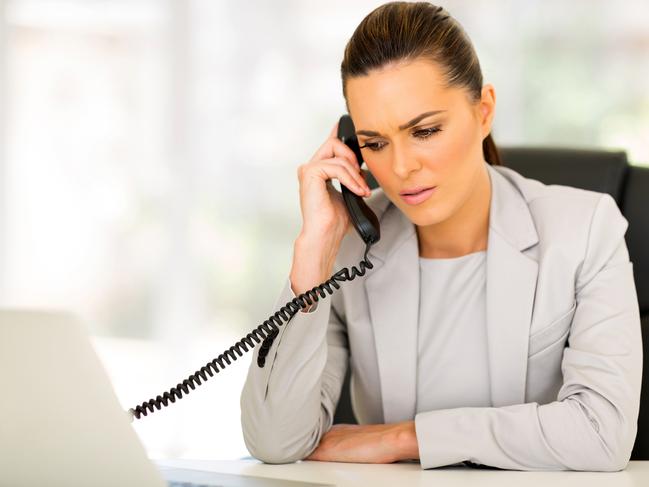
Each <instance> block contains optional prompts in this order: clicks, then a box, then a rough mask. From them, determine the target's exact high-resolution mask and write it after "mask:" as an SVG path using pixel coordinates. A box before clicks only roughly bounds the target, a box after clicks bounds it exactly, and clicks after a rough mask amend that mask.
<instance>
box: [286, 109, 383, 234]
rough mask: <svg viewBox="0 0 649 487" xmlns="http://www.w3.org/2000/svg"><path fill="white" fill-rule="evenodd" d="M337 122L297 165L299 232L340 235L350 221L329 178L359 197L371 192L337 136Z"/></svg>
mask: <svg viewBox="0 0 649 487" xmlns="http://www.w3.org/2000/svg"><path fill="white" fill-rule="evenodd" d="M338 123H339V122H336V124H335V125H334V127H333V129H332V130H331V132H330V134H329V137H328V138H327V140H325V142H324V144H322V146H320V148H319V149H318V150H317V151H316V152H315V154H314V155H313V157H311V159H310V160H309V162H307V163H306V164H302V165H300V166H298V169H297V175H298V180H299V182H300V208H301V211H302V232H301V234H302V235H308V236H313V237H314V238H322V237H324V236H326V235H331V234H333V235H336V236H339V237H340V238H342V237H343V236H344V235H345V233H347V230H348V229H349V225H350V223H351V220H350V218H349V214H348V212H347V208H346V207H345V204H344V202H343V197H342V194H341V193H340V192H338V191H337V190H336V188H334V186H333V184H332V182H331V180H332V179H334V178H335V179H338V181H339V182H340V183H341V184H343V185H344V186H346V187H347V189H349V190H350V191H353V192H354V193H356V194H357V195H359V196H363V197H367V196H369V195H370V188H369V186H368V185H367V183H366V182H365V179H364V177H363V175H362V173H363V171H362V170H361V168H360V166H359V164H358V162H357V159H356V154H354V151H353V150H352V149H351V148H349V146H347V144H345V143H344V142H343V141H342V140H340V139H339V138H338V137H337V133H338Z"/></svg>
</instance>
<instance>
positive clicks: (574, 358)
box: [415, 194, 643, 471]
mask: <svg viewBox="0 0 649 487" xmlns="http://www.w3.org/2000/svg"><path fill="white" fill-rule="evenodd" d="M627 227H628V222H627V220H626V219H625V218H624V216H623V215H622V213H621V212H620V210H619V209H618V207H617V204H616V203H615V200H614V199H613V198H612V197H611V196H610V195H608V194H603V195H602V196H601V198H600V199H599V201H598V203H597V205H596V207H595V210H594V212H593V217H592V222H591V226H590V231H589V236H588V243H587V248H586V253H585V256H584V258H583V261H582V263H581V264H580V266H579V268H578V272H577V275H576V282H575V296H576V310H575V314H574V317H573V321H572V325H571V330H570V333H569V337H568V345H567V347H566V348H565V349H564V355H563V359H562V364H561V370H562V372H563V384H562V387H561V388H560V390H559V392H558V397H557V400H556V401H553V402H551V403H548V404H543V405H539V404H538V403H536V402H532V403H525V404H515V405H510V406H505V407H462V408H453V409H443V410H436V411H426V412H421V413H419V414H417V415H416V417H415V430H416V434H417V443H418V446H419V453H420V462H421V466H422V468H424V469H426V468H434V467H439V466H443V465H449V464H454V463H458V462H467V463H468V464H471V463H477V464H482V465H487V466H492V467H497V468H502V469H513V470H588V471H617V470H622V469H624V468H625V467H626V465H627V464H628V461H629V459H630V456H631V451H632V449H633V444H634V441H635V437H636V433H637V420H638V412H639V406H640V389H641V379H642V360H643V358H642V335H641V325H640V311H639V305H638V298H637V293H636V288H635V283H634V280H633V264H632V262H630V261H629V253H628V249H627V246H626V242H625V240H624V234H625V233H626V229H627Z"/></svg>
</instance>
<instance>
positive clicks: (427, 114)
mask: <svg viewBox="0 0 649 487" xmlns="http://www.w3.org/2000/svg"><path fill="white" fill-rule="evenodd" d="M445 111H446V110H432V111H430V112H424V113H422V114H420V115H417V116H416V117H415V118H413V119H412V120H410V122H407V123H404V124H403V125H399V130H405V129H407V128H410V127H412V126H413V125H415V124H416V123H418V122H420V121H421V120H422V119H424V118H426V117H430V116H431V115H437V114H438V113H442V112H445ZM356 135H367V136H368V137H374V136H378V135H381V134H379V133H378V132H374V131H373V130H358V131H356Z"/></svg>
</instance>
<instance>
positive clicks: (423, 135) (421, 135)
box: [360, 127, 442, 152]
mask: <svg viewBox="0 0 649 487" xmlns="http://www.w3.org/2000/svg"><path fill="white" fill-rule="evenodd" d="M441 131H442V129H441V128H439V127H430V128H427V129H422V130H417V131H415V132H413V134H414V136H415V137H417V138H418V139H427V138H428V137H430V136H431V135H433V134H435V133H437V132H441ZM364 147H367V148H368V149H369V150H371V151H373V152H379V151H380V150H381V149H383V147H385V144H381V143H379V142H371V143H366V144H365V145H362V146H360V148H361V149H362V148H364Z"/></svg>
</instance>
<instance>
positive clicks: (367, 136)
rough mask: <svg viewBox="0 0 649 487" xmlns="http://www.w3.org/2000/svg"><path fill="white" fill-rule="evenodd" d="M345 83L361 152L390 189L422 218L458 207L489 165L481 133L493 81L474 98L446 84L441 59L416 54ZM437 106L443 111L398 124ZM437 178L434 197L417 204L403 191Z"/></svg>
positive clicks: (486, 127)
mask: <svg viewBox="0 0 649 487" xmlns="http://www.w3.org/2000/svg"><path fill="white" fill-rule="evenodd" d="M346 88H347V105H348V108H349V114H350V116H351V117H352V120H353V122H354V127H355V128H356V133H357V135H358V142H359V145H360V146H361V147H362V149H361V153H362V154H363V159H364V160H365V163H366V164H367V168H368V169H369V170H370V171H371V172H372V174H373V176H374V177H375V178H376V180H377V182H378V183H379V185H380V186H381V187H382V189H383V191H384V192H385V194H386V196H387V197H388V198H389V199H390V200H391V201H392V202H393V203H394V204H395V205H396V206H397V207H398V208H399V209H401V211H402V212H403V213H404V214H406V216H408V218H409V219H410V220H411V221H412V222H413V223H415V224H416V225H420V226H426V225H434V224H436V223H439V222H442V221H444V220H446V219H447V218H449V217H450V216H452V215H453V214H454V213H456V212H457V211H458V210H459V209H460V208H461V207H462V205H463V204H465V203H466V202H467V201H468V200H469V198H470V197H471V195H472V192H473V190H474V188H475V187H476V184H477V183H478V182H479V177H480V174H481V173H480V171H483V170H484V166H483V165H484V164H485V161H484V156H483V152H482V141H483V139H484V138H485V137H486V136H487V135H488V134H489V132H490V130H491V120H492V117H493V108H494V106H495V93H494V89H493V86H491V85H485V86H484V87H483V89H482V101H481V102H480V103H478V104H475V105H472V104H471V103H470V101H469V98H468V93H467V91H465V90H463V89H460V88H448V89H447V88H444V86H443V84H442V75H441V72H440V71H439V69H438V68H437V66H436V65H435V64H433V63H432V62H430V61H428V60H417V61H414V62H411V63H408V64H404V63H401V64H394V65H390V66H388V67H385V68H383V69H381V70H376V71H373V72H371V73H370V74H369V75H367V76H362V77H355V78H350V79H349V80H348V81H347V87H346ZM431 111H435V112H437V111H439V113H437V114H434V115H430V116H427V117H425V118H422V119H421V120H418V121H416V122H415V123H414V124H412V126H408V127H407V128H406V127H403V128H401V129H400V126H403V125H406V123H407V122H409V121H411V120H413V119H415V118H417V119H419V115H420V114H423V113H426V112H431ZM438 130H439V131H438ZM363 146H365V147H363ZM482 174H483V175H484V173H482ZM433 186H436V188H435V190H434V191H433V192H432V193H431V195H430V197H429V198H428V199H427V200H425V201H424V202H421V203H418V204H413V203H410V204H409V203H407V202H406V201H405V200H404V199H403V197H402V196H401V195H400V192H402V191H405V190H409V189H413V188H418V187H424V188H429V187H433Z"/></svg>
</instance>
